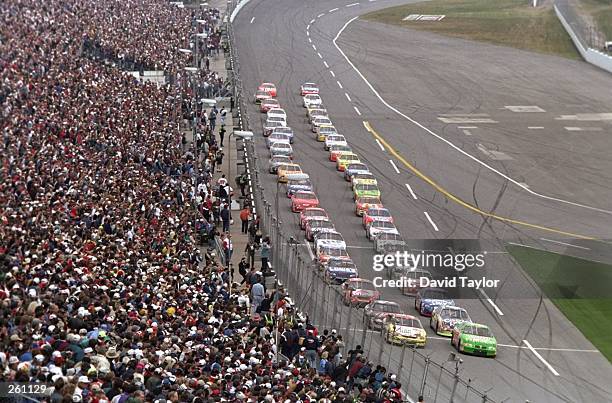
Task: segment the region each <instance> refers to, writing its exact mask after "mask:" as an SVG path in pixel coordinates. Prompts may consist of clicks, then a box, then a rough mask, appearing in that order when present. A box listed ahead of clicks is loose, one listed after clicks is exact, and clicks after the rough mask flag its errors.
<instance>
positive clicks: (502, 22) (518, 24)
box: [362, 0, 597, 60]
mask: <svg viewBox="0 0 612 403" xmlns="http://www.w3.org/2000/svg"><path fill="white" fill-rule="evenodd" d="M592 1H597V0H592ZM529 3H530V2H529V1H526V0H432V1H427V2H423V3H414V4H408V5H402V6H397V7H391V8H387V9H383V10H379V11H375V12H372V13H369V14H366V15H364V16H363V17H362V18H364V19H366V20H370V21H377V22H383V23H387V24H393V25H399V26H402V27H406V28H412V29H418V30H426V31H431V32H435V33H437V34H442V35H446V36H452V37H457V38H463V39H470V40H475V41H482V42H489V43H493V44H496V45H503V46H510V47H514V48H518V49H523V50H530V51H534V52H539V53H546V54H553V55H558V56H563V57H566V58H570V59H576V60H578V59H580V55H579V54H578V52H577V51H576V48H575V47H574V44H573V43H572V40H571V39H570V37H569V36H568V35H567V33H566V32H565V30H564V29H563V26H562V25H561V23H560V22H559V20H558V19H557V17H556V16H555V13H554V10H553V9H552V6H542V7H538V8H533V7H530V5H529ZM410 14H444V15H445V16H446V17H445V18H444V19H443V20H441V21H432V22H429V21H403V18H405V17H407V16H408V15H410Z"/></svg>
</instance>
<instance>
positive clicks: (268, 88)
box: [257, 83, 276, 97]
mask: <svg viewBox="0 0 612 403" xmlns="http://www.w3.org/2000/svg"><path fill="white" fill-rule="evenodd" d="M257 91H265V92H267V93H268V94H270V96H272V97H275V96H276V85H274V84H272V83H261V85H260V86H259V87H257Z"/></svg>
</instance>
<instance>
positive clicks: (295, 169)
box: [270, 143, 302, 183]
mask: <svg viewBox="0 0 612 403" xmlns="http://www.w3.org/2000/svg"><path fill="white" fill-rule="evenodd" d="M280 145H285V146H286V145H288V144H282V143H281V144H276V143H274V145H273V146H272V147H270V149H272V148H273V147H276V146H280ZM289 147H291V146H289ZM298 173H302V167H300V166H299V165H298V164H284V165H280V166H279V167H278V169H277V170H276V177H277V180H278V181H279V182H280V183H287V175H289V174H298Z"/></svg>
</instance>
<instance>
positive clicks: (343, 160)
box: [336, 153, 361, 172]
mask: <svg viewBox="0 0 612 403" xmlns="http://www.w3.org/2000/svg"><path fill="white" fill-rule="evenodd" d="M353 162H361V161H360V160H359V156H358V155H357V154H355V153H352V154H342V155H339V156H338V158H337V159H336V169H337V170H338V171H340V172H344V169H345V168H346V166H347V165H348V164H351V163H353Z"/></svg>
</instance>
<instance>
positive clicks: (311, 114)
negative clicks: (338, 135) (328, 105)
mask: <svg viewBox="0 0 612 403" xmlns="http://www.w3.org/2000/svg"><path fill="white" fill-rule="evenodd" d="M306 116H308V123H312V119H314V118H316V117H318V116H321V117H329V115H328V114H327V109H325V108H319V107H316V108H315V107H313V108H308V109H306Z"/></svg>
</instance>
